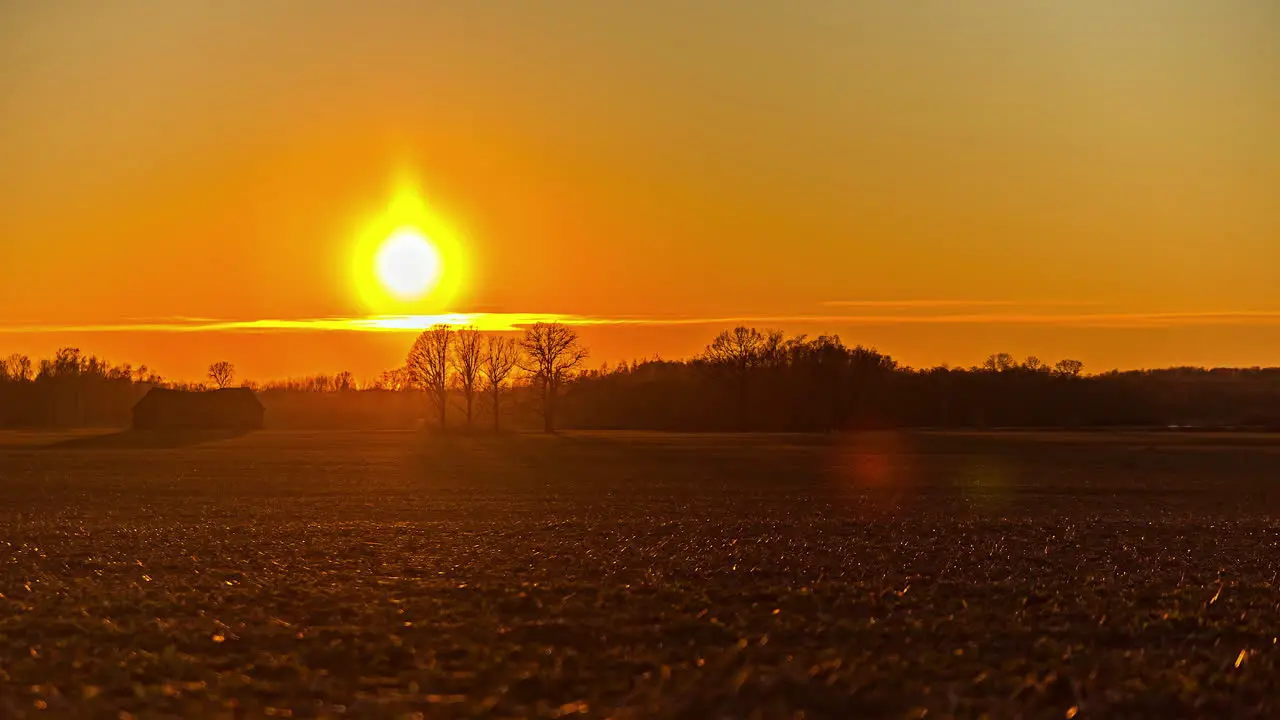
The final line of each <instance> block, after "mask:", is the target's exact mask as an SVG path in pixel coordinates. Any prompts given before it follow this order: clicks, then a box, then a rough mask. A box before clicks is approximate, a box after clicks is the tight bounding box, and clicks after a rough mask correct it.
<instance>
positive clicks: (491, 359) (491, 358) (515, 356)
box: [480, 335, 520, 431]
mask: <svg viewBox="0 0 1280 720" xmlns="http://www.w3.org/2000/svg"><path fill="white" fill-rule="evenodd" d="M485 340H486V342H485V348H484V358H483V360H482V362H481V364H480V372H481V373H482V374H483V375H484V379H485V386H486V389H487V390H488V391H489V393H490V394H491V395H493V429H494V430H495V431H496V430H498V429H500V428H499V426H500V424H501V422H500V420H499V418H500V417H501V412H500V411H501V405H500V403H499V401H500V400H501V399H502V388H503V386H504V385H505V384H506V382H507V378H508V377H510V376H511V373H512V372H513V371H515V369H516V365H517V363H518V362H519V361H520V346H519V344H518V343H517V342H516V339H515V338H512V337H503V336H501V335H490V336H489V337H487V338H485Z"/></svg>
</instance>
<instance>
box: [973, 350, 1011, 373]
mask: <svg viewBox="0 0 1280 720" xmlns="http://www.w3.org/2000/svg"><path fill="white" fill-rule="evenodd" d="M1016 367H1018V361H1017V360H1014V359H1013V356H1012V355H1010V354H1009V353H1004V352H1002V353H996V354H995V355H989V356H988V357H987V359H986V360H983V361H982V369H983V370H986V371H988V372H1008V371H1009V370H1012V369H1014V368H1016Z"/></svg>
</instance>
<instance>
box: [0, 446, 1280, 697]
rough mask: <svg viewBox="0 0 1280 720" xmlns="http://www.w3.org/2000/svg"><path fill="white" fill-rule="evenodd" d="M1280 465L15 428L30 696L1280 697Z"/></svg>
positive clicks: (6, 551)
mask: <svg viewBox="0 0 1280 720" xmlns="http://www.w3.org/2000/svg"><path fill="white" fill-rule="evenodd" d="M1278 482H1280V436H1262V435H1259V436H1248V435H1231V434H1219V435H1195V434H1178V433H1093V434H1089V433H1081V434H1066V433H1017V434H893V433H882V434H869V435H846V436H762V435H747V436H667V435H657V434H654V435H637V434H626V435H623V434H569V435H565V436H560V437H543V436H536V435H515V436H504V437H486V436H475V437H468V436H450V437H433V436H430V435H424V434H421V433H405V432H367V433H359V432H343V433H284V432H264V433H255V434H251V435H247V436H243V437H234V438H218V437H206V438H172V437H153V436H135V435H129V434H122V435H107V436H93V435H62V436H55V435H45V434H14V433H10V434H0V563H3V565H2V567H0V716H3V717H12V718H22V717H109V718H115V717H128V716H129V715H128V714H132V715H133V716H136V717H163V716H175V717H183V716H185V717H242V716H252V717H257V716H273V717H317V716H319V717H402V716H403V717H415V716H418V715H415V714H420V716H421V717H427V718H434V717H470V716H483V717H499V716H509V717H530V716H541V717H572V716H591V717H595V716H613V717H649V716H664V717H682V718H718V717H753V716H755V717H766V718H772V717H798V716H800V714H801V713H803V715H804V717H808V718H821V717H922V716H925V715H927V716H929V717H949V716H959V717H977V716H980V715H982V714H984V713H985V714H987V715H990V716H991V717H1017V716H1021V717H1046V718H1072V717H1099V716H1106V717H1172V716H1201V717H1228V716H1230V717H1242V716H1257V717H1275V716H1277V715H1280V680H1277V678H1280V667H1278V665H1280V662H1278V661H1280V649H1278V648H1277V636H1278V635H1280V592H1278V589H1277V582H1278V581H1280V577H1278V573H1280V544H1278V543H1280V524H1278V523H1277V519H1278V518H1280V487H1278V486H1277V483H1278ZM121 713H126V714H121Z"/></svg>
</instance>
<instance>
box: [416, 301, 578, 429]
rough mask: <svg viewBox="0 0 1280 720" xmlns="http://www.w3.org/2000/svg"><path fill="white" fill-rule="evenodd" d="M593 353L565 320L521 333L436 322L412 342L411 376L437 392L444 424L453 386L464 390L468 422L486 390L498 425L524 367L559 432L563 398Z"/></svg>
mask: <svg viewBox="0 0 1280 720" xmlns="http://www.w3.org/2000/svg"><path fill="white" fill-rule="evenodd" d="M587 356H588V353H587V349H586V347H584V346H583V345H582V343H581V342H579V340H578V334H577V333H576V332H575V331H574V330H573V329H572V328H570V327H567V326H565V325H562V324H560V323H541V322H540V323H535V324H534V325H532V326H530V327H528V328H526V329H525V331H524V334H523V336H522V337H520V338H519V339H517V338H513V337H509V336H505V335H497V334H489V335H485V334H483V333H481V332H480V331H479V330H477V329H476V328H474V327H464V328H461V329H455V328H453V327H452V326H450V325H436V326H434V327H432V328H430V329H428V330H427V331H425V332H423V333H422V334H421V335H419V336H418V338H417V340H415V341H414V343H413V347H412V348H410V350H409V356H408V358H407V359H406V361H405V381H406V384H407V386H408V387H410V388H416V389H419V390H422V391H425V392H426V393H427V395H428V397H430V398H431V401H432V403H433V405H434V406H435V409H436V412H437V413H438V418H439V425H440V427H442V428H443V427H446V426H447V425H448V417H449V394H450V389H451V388H456V389H457V390H459V391H460V392H461V393H462V397H463V401H464V403H465V407H466V423H467V426H468V427H471V426H472V422H473V408H474V406H475V399H476V396H477V394H479V393H484V394H485V395H486V396H487V397H488V398H489V401H490V407H491V410H492V413H493V428H494V430H498V429H499V425H500V417H501V408H502V404H501V400H502V395H503V393H504V391H505V390H506V389H507V388H508V386H509V385H510V383H511V381H512V380H513V379H514V378H513V374H514V373H515V371H516V370H521V371H523V372H524V373H525V375H526V378H527V379H528V381H529V385H530V387H532V388H535V389H536V391H537V393H538V398H539V402H540V406H541V414H542V426H543V430H545V431H546V432H553V431H554V429H555V419H556V408H557V405H558V402H557V398H558V396H559V395H560V393H561V392H562V389H563V388H564V386H565V384H566V383H568V382H570V381H572V380H573V379H574V376H575V374H576V373H577V372H578V370H579V369H580V368H581V366H582V364H583V363H584V362H585V361H586V359H587Z"/></svg>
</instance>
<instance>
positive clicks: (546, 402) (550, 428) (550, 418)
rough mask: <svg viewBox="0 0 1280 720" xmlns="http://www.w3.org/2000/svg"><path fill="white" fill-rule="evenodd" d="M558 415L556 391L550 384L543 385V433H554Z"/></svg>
mask: <svg viewBox="0 0 1280 720" xmlns="http://www.w3.org/2000/svg"><path fill="white" fill-rule="evenodd" d="M555 413H556V389H555V386H554V385H552V384H551V383H550V382H544V383H543V384H542V431H543V432H545V433H554V432H555V431H556V430H555Z"/></svg>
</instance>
